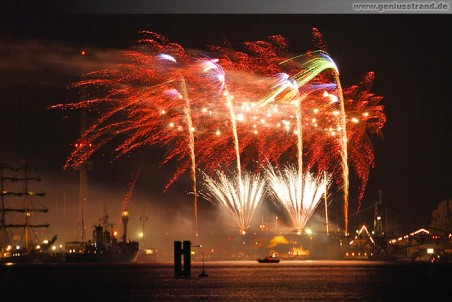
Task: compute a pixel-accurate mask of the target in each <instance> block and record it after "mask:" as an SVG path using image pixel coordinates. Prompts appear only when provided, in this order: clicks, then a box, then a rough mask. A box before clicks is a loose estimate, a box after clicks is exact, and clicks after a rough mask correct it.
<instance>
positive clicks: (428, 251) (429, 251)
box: [427, 248, 435, 254]
mask: <svg viewBox="0 0 452 302" xmlns="http://www.w3.org/2000/svg"><path fill="white" fill-rule="evenodd" d="M434 253H435V250H434V249H432V248H428V249H427V254H434Z"/></svg>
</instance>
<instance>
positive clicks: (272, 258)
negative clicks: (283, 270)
mask: <svg viewBox="0 0 452 302" xmlns="http://www.w3.org/2000/svg"><path fill="white" fill-rule="evenodd" d="M257 262H259V263H279V259H278V258H276V257H275V256H268V257H265V258H263V259H261V258H259V259H257Z"/></svg>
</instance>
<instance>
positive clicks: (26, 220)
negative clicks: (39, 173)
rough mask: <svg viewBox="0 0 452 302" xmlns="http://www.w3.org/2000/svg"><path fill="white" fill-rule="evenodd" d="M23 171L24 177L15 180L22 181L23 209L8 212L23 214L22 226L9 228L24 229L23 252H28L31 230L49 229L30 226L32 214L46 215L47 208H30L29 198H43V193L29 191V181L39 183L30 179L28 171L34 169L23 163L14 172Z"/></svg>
mask: <svg viewBox="0 0 452 302" xmlns="http://www.w3.org/2000/svg"><path fill="white" fill-rule="evenodd" d="M19 170H23V174H24V176H23V177H22V178H17V180H18V181H23V192H22V193H21V194H22V195H24V208H23V209H10V211H19V212H23V213H24V224H23V225H9V226H10V227H23V228H24V229H25V250H26V251H27V252H29V251H30V250H31V248H30V241H31V228H42V227H45V228H47V227H49V224H30V217H31V214H32V212H43V213H47V211H48V209H47V208H42V209H36V208H30V206H31V204H30V197H31V196H39V197H44V196H45V193H36V192H32V191H30V190H29V187H28V182H29V181H33V180H35V181H41V179H40V178H38V177H30V175H29V171H30V170H36V168H32V167H29V166H28V164H27V162H26V161H24V165H23V166H22V167H19V168H17V169H16V171H19Z"/></svg>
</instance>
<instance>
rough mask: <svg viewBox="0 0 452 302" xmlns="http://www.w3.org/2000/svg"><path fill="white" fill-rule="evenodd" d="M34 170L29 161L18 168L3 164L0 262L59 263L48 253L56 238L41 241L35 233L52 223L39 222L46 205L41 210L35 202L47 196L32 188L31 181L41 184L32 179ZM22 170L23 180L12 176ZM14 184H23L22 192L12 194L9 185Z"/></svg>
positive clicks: (0, 164) (34, 178)
mask: <svg viewBox="0 0 452 302" xmlns="http://www.w3.org/2000/svg"><path fill="white" fill-rule="evenodd" d="M32 170H36V168H32V167H29V166H28V164H27V162H26V161H24V162H23V165H22V166H21V167H19V168H13V167H11V166H10V165H8V164H5V163H0V197H1V209H0V213H1V221H0V224H1V225H0V227H1V233H0V236H1V242H0V244H1V255H0V263H8V262H12V263H40V262H54V261H56V260H57V259H56V257H57V254H56V253H55V252H53V251H49V247H51V246H52V245H53V243H54V242H55V241H56V240H57V236H56V235H54V236H53V237H52V238H51V239H50V240H41V241H40V240H39V239H38V236H37V232H36V231H35V229H39V228H48V227H49V224H45V223H41V224H39V223H36V220H37V217H35V216H36V214H37V213H47V211H48V209H47V208H46V207H44V206H43V205H41V207H35V206H34V205H33V199H34V198H35V197H39V198H40V197H44V196H45V193H42V192H39V193H38V192H33V191H32V190H31V189H30V187H29V183H30V182H31V181H41V179H40V178H38V177H32V176H31V171H32ZM7 171H8V172H7ZM19 171H22V174H23V175H22V176H21V177H16V176H13V175H12V174H13V173H14V172H19ZM12 183H22V184H23V186H22V188H21V189H20V190H14V191H9V190H8V184H12ZM16 187H20V186H16ZM14 199H16V200H14ZM7 220H8V221H7ZM17 230H19V231H17Z"/></svg>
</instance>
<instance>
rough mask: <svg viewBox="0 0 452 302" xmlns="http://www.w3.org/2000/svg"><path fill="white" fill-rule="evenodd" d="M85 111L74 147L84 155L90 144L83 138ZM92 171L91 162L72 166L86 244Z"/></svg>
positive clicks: (82, 113)
mask: <svg viewBox="0 0 452 302" xmlns="http://www.w3.org/2000/svg"><path fill="white" fill-rule="evenodd" d="M86 120H87V117H86V110H85V108H83V109H82V112H81V127H80V136H81V139H80V142H79V143H78V144H76V145H75V147H76V148H78V149H79V152H81V153H82V154H83V153H85V152H86V151H87V150H88V149H89V148H90V147H91V144H89V143H87V142H86V141H85V140H84V139H83V138H84V136H83V135H84V133H85V132H86ZM92 169H93V162H91V161H87V160H83V161H81V162H79V163H78V164H77V165H75V166H74V170H75V171H78V172H79V173H80V191H79V221H80V222H81V224H82V225H81V231H82V242H86V234H85V223H84V210H85V209H86V201H87V200H88V171H90V170H92Z"/></svg>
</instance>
